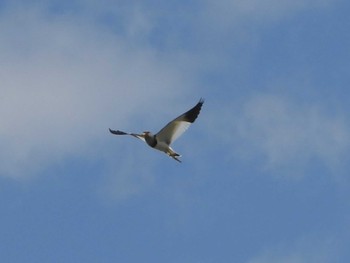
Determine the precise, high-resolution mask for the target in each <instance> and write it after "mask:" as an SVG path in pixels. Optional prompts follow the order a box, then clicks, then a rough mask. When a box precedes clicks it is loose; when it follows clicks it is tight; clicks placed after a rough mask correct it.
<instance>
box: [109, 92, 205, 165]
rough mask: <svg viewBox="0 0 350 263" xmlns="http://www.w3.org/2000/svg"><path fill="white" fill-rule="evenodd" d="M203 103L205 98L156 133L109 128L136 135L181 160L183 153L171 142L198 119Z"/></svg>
mask: <svg viewBox="0 0 350 263" xmlns="http://www.w3.org/2000/svg"><path fill="white" fill-rule="evenodd" d="M203 103H204V100H203V99H200V100H199V102H198V103H197V105H196V106H194V107H193V108H192V109H190V110H189V111H187V112H185V113H184V114H182V115H180V116H179V117H177V118H176V119H174V120H172V121H171V122H169V123H168V124H167V125H165V127H164V128H163V129H161V130H160V131H159V132H158V133H157V134H155V135H153V134H152V133H151V132H149V131H145V132H143V133H142V134H136V133H127V132H123V131H120V130H111V129H109V131H110V132H111V133H113V134H115V135H131V136H134V137H136V138H138V139H140V140H143V141H144V142H146V143H147V144H148V145H149V146H150V147H152V148H154V149H157V150H159V151H162V152H164V153H166V154H167V155H168V156H169V157H172V158H173V159H175V160H176V161H178V162H181V161H180V160H179V158H178V157H181V155H180V154H178V153H176V152H175V151H174V150H173V149H172V148H171V147H170V144H171V143H173V142H174V141H175V140H176V139H177V138H179V137H180V136H181V135H182V134H183V133H184V132H185V131H186V130H187V129H188V127H189V126H190V125H191V124H192V123H193V122H194V121H195V120H196V119H197V117H198V115H199V112H200V111H201V108H202V105H203Z"/></svg>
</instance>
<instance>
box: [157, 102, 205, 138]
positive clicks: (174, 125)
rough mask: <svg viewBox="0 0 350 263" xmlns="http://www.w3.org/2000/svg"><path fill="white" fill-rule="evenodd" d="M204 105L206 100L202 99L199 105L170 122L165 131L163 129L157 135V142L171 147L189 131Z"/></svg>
mask: <svg viewBox="0 0 350 263" xmlns="http://www.w3.org/2000/svg"><path fill="white" fill-rule="evenodd" d="M203 103H204V100H203V99H200V100H199V102H198V103H197V105H196V106H194V107H193V108H192V109H190V110H189V111H187V112H185V113H184V114H182V115H180V116H179V117H177V118H176V119H174V120H173V121H171V122H169V123H168V124H167V125H166V126H165V127H164V128H163V129H161V130H160V131H159V132H158V133H157V134H156V137H157V140H158V141H163V142H165V143H167V144H168V145H170V144H171V143H172V142H174V141H175V140H176V139H177V138H179V137H180V136H181V135H182V134H183V133H184V132H185V131H186V130H187V129H188V127H190V125H191V124H192V123H193V122H194V121H195V120H196V119H197V117H198V115H199V112H200V111H201V108H202V105H203Z"/></svg>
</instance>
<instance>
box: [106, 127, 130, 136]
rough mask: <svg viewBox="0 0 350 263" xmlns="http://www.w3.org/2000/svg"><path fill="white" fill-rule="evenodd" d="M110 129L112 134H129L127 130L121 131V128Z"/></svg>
mask: <svg viewBox="0 0 350 263" xmlns="http://www.w3.org/2000/svg"><path fill="white" fill-rule="evenodd" d="M108 129H109V132H110V133H112V134H115V135H125V134H127V133H126V132H122V131H119V130H112V129H110V128H108Z"/></svg>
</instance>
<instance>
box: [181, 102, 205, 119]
mask: <svg viewBox="0 0 350 263" xmlns="http://www.w3.org/2000/svg"><path fill="white" fill-rule="evenodd" d="M203 103H204V99H203V98H200V100H199V102H198V103H197V104H196V106H194V107H193V108H192V109H190V110H189V111H187V112H186V113H185V120H186V121H188V122H190V123H193V122H194V121H195V120H196V119H197V117H198V115H199V113H200V111H201V109H202V105H203Z"/></svg>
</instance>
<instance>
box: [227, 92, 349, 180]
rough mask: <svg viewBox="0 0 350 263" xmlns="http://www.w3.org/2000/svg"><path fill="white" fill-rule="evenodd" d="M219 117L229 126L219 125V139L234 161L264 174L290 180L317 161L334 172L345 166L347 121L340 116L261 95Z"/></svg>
mask: <svg viewBox="0 0 350 263" xmlns="http://www.w3.org/2000/svg"><path fill="white" fill-rule="evenodd" d="M221 116H223V117H224V118H223V119H226V120H231V123H229V122H228V123H226V124H222V127H225V126H226V131H227V133H226V135H225V136H222V135H220V137H221V138H222V139H223V141H226V142H227V143H230V145H231V146H232V149H234V150H233V152H234V155H235V156H236V158H239V159H245V160H247V161H251V160H260V161H259V163H260V164H261V165H263V166H264V167H265V168H266V169H269V170H279V171H290V172H291V174H293V173H294V172H295V171H298V172H300V171H302V170H303V169H304V168H306V167H308V165H309V163H312V162H314V161H318V162H321V163H322V166H323V165H324V166H325V167H327V168H328V169H329V170H330V171H331V172H332V171H334V170H335V169H337V168H338V167H340V166H341V165H342V162H345V161H346V160H347V159H346V156H347V153H348V152H349V149H350V148H349V147H350V136H349V134H350V133H349V126H348V124H347V121H346V119H344V118H343V117H342V116H341V113H333V114H331V113H329V110H327V109H324V108H323V107H322V105H316V104H315V105H310V104H304V105H303V104H301V103H300V102H299V103H298V102H293V101H292V100H291V99H287V98H285V97H282V96H277V95H259V96H254V97H251V98H249V99H247V100H246V101H245V102H243V103H242V104H240V106H239V107H237V108H236V109H232V107H231V109H229V110H228V111H227V113H226V114H222V113H221ZM221 132H222V131H221ZM238 156H239V157H238Z"/></svg>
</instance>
